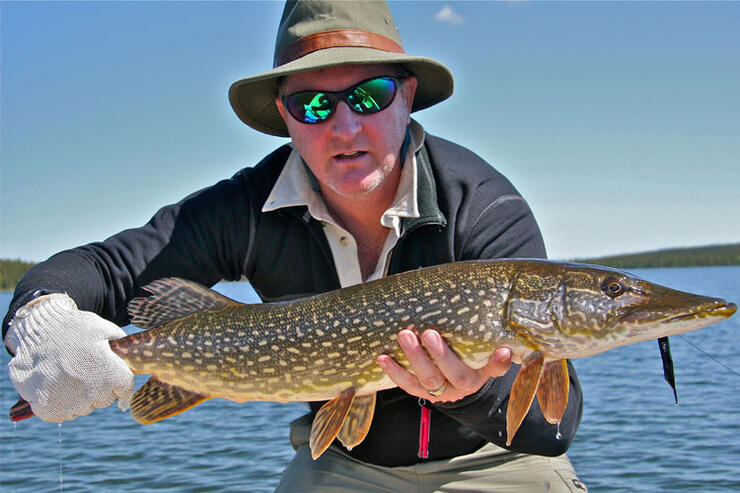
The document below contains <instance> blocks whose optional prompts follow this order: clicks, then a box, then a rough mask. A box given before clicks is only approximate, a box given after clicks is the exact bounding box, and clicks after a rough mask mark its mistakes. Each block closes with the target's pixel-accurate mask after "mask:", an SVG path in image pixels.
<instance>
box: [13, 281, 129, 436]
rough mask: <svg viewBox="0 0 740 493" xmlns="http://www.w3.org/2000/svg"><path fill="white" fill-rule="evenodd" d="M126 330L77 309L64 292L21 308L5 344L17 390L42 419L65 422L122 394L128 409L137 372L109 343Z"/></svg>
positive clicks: (123, 405)
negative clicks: (11, 353)
mask: <svg viewBox="0 0 740 493" xmlns="http://www.w3.org/2000/svg"><path fill="white" fill-rule="evenodd" d="M125 335H126V333H125V332H124V331H123V330H122V329H121V328H120V327H118V326H117V325H116V324H114V323H112V322H109V321H108V320H105V319H104V318H102V317H100V316H98V315H97V314H95V313H92V312H86V311H81V310H78V309H77V305H76V304H75V302H74V300H73V299H72V298H70V297H69V296H67V295H66V294H48V295H44V296H41V297H39V298H36V299H35V300H32V301H30V302H29V303H27V304H26V305H25V306H23V307H21V308H20V309H19V310H18V311H17V312H16V313H15V317H14V318H13V320H12V321H11V322H10V329H9V330H8V333H7V335H6V336H5V344H6V345H7V346H8V348H9V349H10V350H11V351H12V352H13V353H14V354H15V356H14V357H13V359H12V360H11V361H10V363H9V364H8V367H9V375H10V380H11V381H12V382H13V385H14V386H15V388H16V390H17V391H18V393H19V394H20V395H21V397H23V398H24V399H25V400H27V401H28V402H29V403H30V404H31V409H32V410H33V412H34V414H35V415H36V416H38V417H40V418H41V419H43V420H44V421H52V422H55V423H61V422H62V421H68V420H71V419H74V418H76V417H78V416H85V415H87V414H90V413H91V412H92V411H93V409H95V408H101V407H107V406H109V405H111V404H112V403H113V401H114V400H115V399H116V398H118V407H120V408H121V409H127V408H128V406H129V402H130V401H131V396H132V394H133V389H134V374H133V373H132V372H131V370H130V369H129V368H128V366H127V365H126V363H125V362H124V361H123V360H122V359H121V358H119V357H118V356H117V355H116V354H115V353H113V351H112V350H111V349H110V346H109V345H108V340H109V339H119V338H121V337H123V336H125Z"/></svg>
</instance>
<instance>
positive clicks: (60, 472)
mask: <svg viewBox="0 0 740 493" xmlns="http://www.w3.org/2000/svg"><path fill="white" fill-rule="evenodd" d="M57 429H58V430H59V491H64V478H63V476H62V423H59V424H58V425H57Z"/></svg>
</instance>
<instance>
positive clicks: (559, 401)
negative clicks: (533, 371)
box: [537, 359, 570, 424]
mask: <svg viewBox="0 0 740 493" xmlns="http://www.w3.org/2000/svg"><path fill="white" fill-rule="evenodd" d="M569 390H570V384H569V381H568V362H567V361H565V360H564V359H560V360H557V361H549V362H547V363H545V368H544V370H543V371H542V378H541V379H540V384H539V386H538V387H537V401H539V403H540V408H542V414H543V415H544V416H545V419H546V420H547V422H548V423H551V424H557V423H560V421H561V420H562V419H563V414H565V406H566V405H567V404H568V391H569Z"/></svg>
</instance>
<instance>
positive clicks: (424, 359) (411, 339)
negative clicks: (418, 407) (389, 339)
mask: <svg viewBox="0 0 740 493" xmlns="http://www.w3.org/2000/svg"><path fill="white" fill-rule="evenodd" d="M427 332H429V331H427ZM422 341H423V336H422ZM419 342H420V341H419V338H418V337H416V334H414V332H412V331H411V330H402V331H401V332H399V333H398V343H399V344H400V345H401V349H403V352H404V353H405V354H406V358H407V359H408V360H409V365H410V366H411V369H412V371H413V373H414V375H416V378H417V379H418V381H419V383H420V384H421V386H422V387H423V388H424V389H425V390H436V389H438V388H440V387H441V386H442V385H444V383H445V375H444V374H443V370H442V369H441V368H438V367H437V365H436V364H435V363H434V362H433V361H432V360H431V359H430V358H429V356H428V355H427V352H426V351H425V350H424V347H422V345H421V344H420V343H419ZM440 342H441V338H440ZM442 344H443V345H445V346H446V344H444V343H442Z"/></svg>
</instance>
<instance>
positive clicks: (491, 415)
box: [435, 182, 583, 456]
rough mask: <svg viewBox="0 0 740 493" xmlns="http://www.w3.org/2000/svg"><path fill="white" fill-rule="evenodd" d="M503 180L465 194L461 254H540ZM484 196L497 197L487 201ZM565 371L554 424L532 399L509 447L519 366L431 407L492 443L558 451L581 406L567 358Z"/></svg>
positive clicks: (528, 220) (535, 232)
mask: <svg viewBox="0 0 740 493" xmlns="http://www.w3.org/2000/svg"><path fill="white" fill-rule="evenodd" d="M506 185H507V187H506V188H508V187H510V189H509V190H508V191H506V192H505V193H503V194H502V193H500V188H501V184H500V183H498V184H495V185H494V184H490V185H487V184H486V183H484V184H482V185H481V186H479V187H478V190H477V191H476V194H475V195H473V197H472V198H471V199H470V202H469V206H468V209H469V211H468V212H467V213H466V216H467V217H468V218H469V219H468V220H467V222H466V224H465V226H464V227H463V226H461V227H460V230H461V238H462V241H461V243H462V246H461V248H460V252H461V256H462V258H463V259H481V258H515V257H519V258H525V257H526V258H544V257H546V253H545V247H544V243H543V241H542V235H541V234H540V230H539V227H538V226H537V222H536V221H535V219H534V215H533V214H532V211H531V210H530V208H529V206H528V205H527V203H526V201H525V200H524V199H523V198H522V197H521V196H520V195H519V194H518V193H517V192H516V190H514V188H513V187H511V185H510V184H508V182H507V183H506ZM494 188H495V189H497V191H496V190H494ZM486 197H497V198H496V199H494V200H493V201H491V200H490V199H489V200H487V199H486ZM568 370H569V375H570V393H569V397H568V404H567V407H566V411H565V414H564V416H563V420H562V423H561V424H560V427H559V429H558V427H557V426H556V425H552V424H550V423H548V422H547V421H546V420H545V418H544V416H543V415H542V411H541V410H540V408H539V405H538V403H537V400H536V399H535V400H534V401H533V403H532V407H531V408H530V411H529V413H528V414H527V416H526V418H525V420H524V422H523V423H522V425H521V427H520V428H519V430H518V431H517V434H516V436H515V437H514V440H513V441H512V444H511V445H510V446H509V447H506V408H507V405H508V401H509V394H510V393H511V386H512V384H513V382H514V378H516V375H517V373H518V371H519V365H512V367H511V369H510V370H509V372H508V373H507V374H506V375H504V376H502V377H500V378H495V379H490V380H489V381H488V383H487V384H486V385H484V386H483V388H481V389H480V390H479V391H478V392H477V393H476V394H473V395H470V396H468V397H466V398H464V399H462V400H460V401H457V402H453V403H441V404H436V405H435V407H436V408H438V409H439V410H440V411H442V412H444V413H445V414H447V415H448V416H449V417H451V418H453V419H455V420H456V421H458V422H460V423H462V424H464V425H465V426H467V427H468V428H470V429H471V430H473V431H475V432H476V433H478V434H479V435H481V436H482V437H484V438H485V439H486V440H488V441H490V442H493V443H495V444H496V445H498V446H501V447H505V448H508V449H510V450H513V451H515V452H522V453H528V454H537V455H547V456H555V455H560V454H562V453H565V451H566V450H567V449H568V448H569V447H570V444H571V443H572V441H573V438H574V437H575V433H576V429H577V428H578V424H579V423H580V419H581V414H582V411H583V400H582V394H581V387H580V383H579V381H578V377H577V375H576V372H575V369H574V368H573V365H572V364H571V363H570V362H568Z"/></svg>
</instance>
